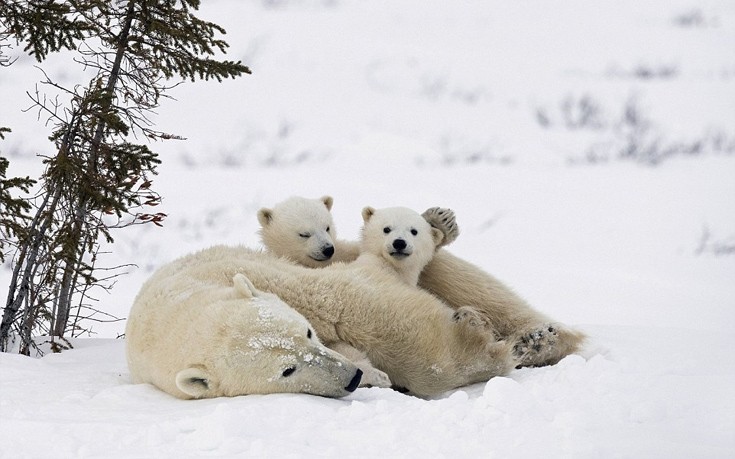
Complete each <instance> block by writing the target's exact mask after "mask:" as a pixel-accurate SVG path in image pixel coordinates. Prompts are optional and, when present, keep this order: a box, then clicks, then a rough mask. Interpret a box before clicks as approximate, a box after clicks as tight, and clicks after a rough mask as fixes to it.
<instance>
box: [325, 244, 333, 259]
mask: <svg viewBox="0 0 735 459" xmlns="http://www.w3.org/2000/svg"><path fill="white" fill-rule="evenodd" d="M322 255H324V256H325V257H327V258H332V255H334V246H332V245H328V246H326V247H324V248H323V249H322Z"/></svg>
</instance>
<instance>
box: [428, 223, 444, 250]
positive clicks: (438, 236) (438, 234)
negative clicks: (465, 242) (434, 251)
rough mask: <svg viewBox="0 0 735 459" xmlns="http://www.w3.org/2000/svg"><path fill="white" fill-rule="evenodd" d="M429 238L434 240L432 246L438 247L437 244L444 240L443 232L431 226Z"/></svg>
mask: <svg viewBox="0 0 735 459" xmlns="http://www.w3.org/2000/svg"><path fill="white" fill-rule="evenodd" d="M431 238H432V239H433V240H434V247H439V244H441V243H442V241H443V240H444V233H442V231H441V230H440V229H438V228H434V227H433V226H432V227H431Z"/></svg>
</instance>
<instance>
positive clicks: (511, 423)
mask: <svg viewBox="0 0 735 459" xmlns="http://www.w3.org/2000/svg"><path fill="white" fill-rule="evenodd" d="M204 3H205V5H204V6H203V10H202V12H201V13H202V16H203V17H205V18H207V19H210V20H212V21H214V22H216V23H219V24H221V25H223V26H224V27H225V28H226V29H227V31H228V35H227V40H228V42H229V43H230V44H231V45H232V48H231V52H230V57H234V58H236V59H242V60H243V61H244V62H245V63H247V64H248V65H250V66H251V68H252V70H253V72H254V74H253V75H252V76H246V77H243V78H241V79H238V80H235V81H226V82H224V83H223V84H216V83H197V84H186V85H183V86H180V87H178V88H176V90H175V91H174V92H173V95H174V96H175V97H176V98H177V99H178V100H176V101H165V102H164V105H163V106H162V107H161V109H160V110H159V115H158V116H157V118H156V122H157V124H158V127H159V128H161V129H163V130H167V131H171V132H174V133H177V134H181V135H183V136H185V137H187V138H188V140H187V141H186V142H168V143H162V144H154V145H153V148H154V149H156V150H157V151H159V152H161V155H162V159H163V161H164V164H163V165H162V166H161V168H160V175H159V176H158V177H157V178H156V179H155V181H154V185H155V187H156V188H157V190H158V191H159V192H160V193H161V194H162V195H163V196H164V204H163V205H162V206H161V209H160V211H163V212H166V213H167V214H169V218H168V219H167V220H166V222H165V226H164V227H163V228H156V227H146V226H142V227H134V228H129V229H126V230H124V231H120V232H118V233H117V234H116V243H115V245H114V246H112V250H114V252H113V253H112V254H110V255H108V256H107V257H106V261H107V263H108V265H119V264H125V263H135V264H137V266H138V268H136V269H129V271H130V273H129V274H128V275H127V276H124V277H122V278H120V280H119V281H118V283H117V285H116V286H115V288H114V289H113V290H112V292H111V294H110V295H105V294H102V293H101V294H100V301H99V305H98V306H99V307H100V309H103V310H105V311H107V312H110V313H112V314H114V315H117V316H119V317H125V315H126V314H127V311H128V309H129V307H130V304H131V302H132V299H133V297H134V296H135V294H136V292H137V290H138V288H139V287H140V284H141V283H142V282H143V281H144V280H145V279H146V277H147V276H148V275H150V273H151V271H152V270H153V269H155V268H156V267H157V266H160V265H161V264H162V263H165V262H167V261H169V260H171V259H173V258H175V257H178V256H180V255H183V254H185V253H188V252H190V251H192V250H196V249H199V248H203V247H206V246H209V245H212V244H215V243H223V242H224V243H244V244H248V245H251V246H257V245H258V237H257V235H256V231H257V220H256V218H255V213H256V211H257V210H258V209H259V208H260V207H263V206H270V205H272V204H274V203H276V202H278V201H280V200H282V199H284V198H286V197H288V196H291V195H302V196H307V197H317V196H321V195H324V194H330V195H332V196H334V198H335V208H334V209H333V213H334V214H335V219H336V222H337V225H338V230H339V232H340V235H341V237H345V238H356V237H357V234H358V230H359V226H360V221H361V218H360V209H361V208H362V207H363V206H365V205H372V206H375V207H382V206H393V205H405V206H408V207H412V208H414V209H416V210H423V209H425V208H427V207H430V206H434V205H441V206H445V207H451V208H453V209H454V210H455V211H456V212H457V215H458V219H459V223H460V226H461V229H462V234H461V236H460V238H459V239H458V240H457V241H456V242H455V243H454V244H453V245H452V246H451V247H450V248H449V250H451V251H452V252H454V253H455V254H457V255H460V256H462V257H464V258H466V259H468V260H470V261H473V262H475V263H476V264H478V265H480V266H482V267H483V268H485V269H486V270H488V271H489V272H491V273H492V274H494V275H495V276H497V277H499V278H500V279H503V280H504V281H505V282H506V283H507V284H509V285H510V286H512V287H513V288H514V289H515V290H516V291H517V292H518V293H520V294H521V295H522V296H523V297H525V298H526V299H528V300H529V301H530V302H531V304H533V305H534V306H535V307H537V308H538V309H540V310H542V311H543V312H545V313H546V314H548V315H550V316H552V317H554V318H556V319H558V320H560V321H563V322H566V323H568V324H572V325H575V326H578V327H579V328H581V329H583V330H584V331H585V332H587V333H588V334H589V336H590V341H589V345H588V347H587V349H586V350H585V352H584V355H583V356H571V357H569V358H567V359H565V360H563V361H562V362H561V363H559V364H558V365H556V366H553V367H547V368H536V369H523V370H517V371H514V372H513V373H511V374H510V375H509V377H507V378H496V379H493V380H491V381H489V382H488V383H484V384H476V385H473V386H470V387H466V388H462V389H459V390H456V391H453V392H451V393H448V394H445V396H443V397H438V398H437V399H435V400H421V399H417V398H413V397H410V396H406V395H402V394H399V393H397V392H392V391H390V390H386V389H376V388H373V389H358V390H357V391H356V392H355V393H354V394H352V395H350V396H349V397H346V398H343V399H338V400H332V399H324V398H318V397H313V396H308V395H292V394H281V395H269V396H247V397H237V398H234V399H216V400H204V401H186V402H184V401H179V400H176V399H173V398H172V397H170V396H168V395H166V394H164V393H162V392H160V391H157V390H156V389H154V388H152V387H150V386H142V385H132V384H131V383H130V379H129V375H128V370H127V368H126V364H125V358H124V343H123V342H122V340H115V339H114V338H115V337H116V336H117V335H118V334H120V333H122V331H123V330H124V321H120V322H115V323H108V324H102V323H90V324H89V325H91V326H92V327H93V330H94V331H95V332H96V333H97V334H96V335H95V336H94V338H97V339H89V338H85V339H80V340H76V341H75V349H74V350H72V351H69V352H65V353H62V354H60V355H48V356H46V357H44V358H42V359H29V358H25V357H21V356H16V355H7V354H3V355H0V457H6V456H7V457H47V456H49V455H51V454H53V455H55V456H58V457H86V456H92V457H95V456H97V457H167V456H169V457H173V456H183V457H185V456H189V457H191V456H217V457H222V456H241V457H368V456H376V455H378V456H385V457H426V456H428V457H522V456H527V455H539V456H541V455H543V456H546V457H574V458H588V457H605V458H606V457H636V458H638V457H682V458H690V457H733V456H734V455H735V389H733V387H735V357H733V353H732V352H731V351H730V349H729V344H730V336H731V334H732V331H731V330H730V327H731V326H732V325H733V323H735V320H734V319H735V202H734V200H733V196H735V55H734V54H733V53H732V51H731V50H732V49H735V4H734V3H733V2H732V1H724V0H722V1H715V0H710V1H707V0H705V1H696V2H695V1H693V0H672V1H667V0H660V1H648V2H639V1H631V0H625V1H621V0H616V1H613V0H609V1H600V0H598V1H588V0H568V1H541V0H529V1H524V2H511V1H506V2H499V1H487V2H469V3H467V2H465V3H458V2H449V1H440V2H421V1H418V0H415V1H409V0H406V1H397V2H396V1H393V2H389V1H372V2H357V1H347V0H269V1H265V0H262V1H248V2H243V1H238V0H210V1H208V2H204ZM48 67H49V68H48V70H49V71H50V74H51V75H52V76H56V77H57V78H61V79H64V78H66V79H67V80H69V81H71V82H73V81H75V80H74V79H73V78H72V76H70V75H73V74H74V71H75V70H74V64H70V63H65V61H63V60H62V59H55V60H54V61H53V62H50V63H49V65H48ZM40 78H41V77H40V74H39V72H38V71H37V70H35V69H34V68H33V62H32V61H31V60H29V59H20V60H19V61H18V62H16V63H15V64H14V65H13V66H12V67H10V68H9V69H0V100H2V104H1V107H0V125H8V126H10V127H11V128H13V133H12V134H10V135H9V136H8V137H7V139H6V140H5V141H3V142H2V143H0V149H2V150H1V151H2V153H3V155H5V156H8V157H9V159H10V160H11V168H10V171H9V172H10V175H21V174H32V175H35V174H37V173H38V172H39V166H38V160H37V159H36V158H34V157H33V154H35V153H44V152H46V153H47V152H48V145H47V142H45V141H44V138H45V135H46V129H47V128H46V127H44V125H43V123H42V122H37V121H36V114H35V113H34V112H28V113H22V112H21V111H20V109H21V108H25V107H27V106H28V105H29V101H28V99H27V96H25V91H27V90H33V82H34V81H37V80H39V79H40ZM625 152H628V153H629V156H630V158H628V159H620V156H621V155H624V153H625ZM651 162H657V165H655V166H653V165H651ZM8 269H9V266H8V263H6V264H5V265H3V266H2V268H1V269H0V285H3V286H5V285H7V279H8ZM4 291H5V287H3V288H2V290H0V293H1V292H4ZM3 297H4V295H3ZM100 338H101V339H100Z"/></svg>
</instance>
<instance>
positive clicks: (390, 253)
mask: <svg viewBox="0 0 735 459" xmlns="http://www.w3.org/2000/svg"><path fill="white" fill-rule="evenodd" d="M362 219H363V221H364V223H365V224H364V226H363V228H362V238H361V240H360V255H359V257H358V258H357V260H356V263H358V264H363V265H364V264H372V265H376V266H379V267H381V268H382V269H391V270H393V271H395V273H396V274H397V275H398V277H399V278H400V279H401V280H403V281H404V282H405V283H406V284H408V285H412V286H416V284H417V283H418V280H419V275H420V274H421V270H423V269H424V266H426V265H427V264H428V263H429V262H430V261H431V259H432V258H433V257H434V253H435V252H436V248H437V247H438V246H439V245H440V244H441V242H442V240H443V239H444V233H442V232H441V231H440V230H439V229H437V228H434V227H432V226H431V225H430V224H429V223H428V222H427V221H426V220H425V219H424V217H422V216H421V215H419V214H418V213H417V212H414V211H413V210H411V209H409V208H406V207H389V208H385V209H374V208H373V207H365V208H364V209H363V210H362Z"/></svg>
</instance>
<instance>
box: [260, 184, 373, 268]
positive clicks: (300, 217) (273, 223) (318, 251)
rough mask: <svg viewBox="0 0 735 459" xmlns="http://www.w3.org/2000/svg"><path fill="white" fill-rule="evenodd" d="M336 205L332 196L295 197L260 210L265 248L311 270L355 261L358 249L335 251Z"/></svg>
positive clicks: (355, 247) (346, 248)
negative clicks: (273, 248) (340, 262)
mask: <svg viewBox="0 0 735 459" xmlns="http://www.w3.org/2000/svg"><path fill="white" fill-rule="evenodd" d="M332 203H333V200H332V198H331V196H322V197H321V198H319V199H307V198H301V197H292V198H289V199H287V200H285V201H283V202H281V203H279V204H277V205H276V206H274V207H273V208H272V209H268V208H263V209H260V210H259V211H258V221H259V222H260V237H261V239H262V241H263V243H264V244H265V247H266V248H269V247H276V248H278V251H277V252H274V253H276V254H277V255H280V256H283V257H286V258H289V259H290V260H293V261H295V262H296V263H299V264H301V265H304V266H309V267H311V268H323V267H324V266H327V265H329V264H331V263H334V262H339V261H353V260H354V259H355V258H357V255H358V254H359V247H358V246H357V245H355V246H354V247H349V248H348V247H343V248H342V249H341V250H339V251H335V247H334V241H335V239H336V230H335V227H334V222H333V221H332V214H331V213H330V212H329V211H330V210H331V209H332Z"/></svg>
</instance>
